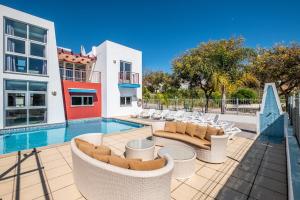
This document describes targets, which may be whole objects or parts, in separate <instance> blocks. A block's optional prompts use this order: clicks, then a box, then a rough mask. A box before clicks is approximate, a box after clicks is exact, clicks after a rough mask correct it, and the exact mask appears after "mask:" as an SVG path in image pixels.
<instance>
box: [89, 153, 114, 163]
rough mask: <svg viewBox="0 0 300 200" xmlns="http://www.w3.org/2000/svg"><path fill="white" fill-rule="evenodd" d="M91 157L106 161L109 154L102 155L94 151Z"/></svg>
mask: <svg viewBox="0 0 300 200" xmlns="http://www.w3.org/2000/svg"><path fill="white" fill-rule="evenodd" d="M93 158H95V159H96V160H99V161H102V162H105V163H108V161H109V158H110V155H103V154H99V153H95V152H94V154H93Z"/></svg>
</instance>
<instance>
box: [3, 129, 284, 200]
mask: <svg viewBox="0 0 300 200" xmlns="http://www.w3.org/2000/svg"><path fill="white" fill-rule="evenodd" d="M150 130H151V129H150V128H149V127H146V128H141V129H136V130H132V131H128V132H126V133H121V134H110V135H105V137H104V143H105V144H106V145H109V146H110V147H111V148H112V150H113V151H114V153H116V154H118V155H123V152H124V150H125V144H126V143H127V142H128V141H129V140H132V139H135V138H145V137H147V136H149V135H150V134H151V133H150ZM158 149H159V147H156V151H157V150H158ZM227 153H228V158H227V160H226V162H225V163H223V164H209V163H205V162H202V161H199V160H197V161H196V171H195V174H194V175H193V176H192V177H191V178H190V179H186V180H176V179H173V180H172V183H171V199H176V200H181V199H184V200H186V199H207V200H209V199H228V200H231V199H256V200H260V199H263V200H265V199H273V200H276V199H287V181H286V157H285V146H284V143H283V142H282V143H280V144H278V143H272V141H271V140H270V141H260V140H253V139H248V137H243V134H241V135H239V136H237V137H236V138H235V139H234V140H230V141H229V142H228V151H227ZM18 163H20V164H18ZM18 198H19V199H54V200H57V199H74V200H75V199H84V197H82V196H81V194H80V193H79V191H78V190H77V188H76V185H75V184H74V180H73V175H72V157H71V151H70V146H69V143H65V144H61V145H57V146H52V147H47V148H39V149H37V150H36V151H34V150H30V151H22V152H19V154H16V155H8V156H2V157H0V199H2V200H5V199H18Z"/></svg>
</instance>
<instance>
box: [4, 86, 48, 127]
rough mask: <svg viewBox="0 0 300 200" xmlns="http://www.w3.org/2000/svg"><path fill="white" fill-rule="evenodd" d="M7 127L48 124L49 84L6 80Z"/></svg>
mask: <svg viewBox="0 0 300 200" xmlns="http://www.w3.org/2000/svg"><path fill="white" fill-rule="evenodd" d="M4 86H5V92H4V93H5V94H4V96H5V126H6V127H10V126H24V125H32V124H43V123H47V83H45V82H31V81H19V80H5V82H4Z"/></svg>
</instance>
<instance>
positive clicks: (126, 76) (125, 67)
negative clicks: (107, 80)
mask: <svg viewBox="0 0 300 200" xmlns="http://www.w3.org/2000/svg"><path fill="white" fill-rule="evenodd" d="M120 79H121V82H122V83H131V63H129V62H125V61H120Z"/></svg>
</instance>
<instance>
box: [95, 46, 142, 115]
mask: <svg viewBox="0 0 300 200" xmlns="http://www.w3.org/2000/svg"><path fill="white" fill-rule="evenodd" d="M96 52H97V62H96V66H95V69H96V70H100V71H101V73H102V81H101V83H102V110H103V111H102V116H103V117H114V116H125V115H130V114H133V113H134V112H135V111H136V110H137V109H138V107H137V99H141V98H142V52H141V51H138V50H135V49H132V48H129V47H126V46H123V45H120V44H117V43H114V42H111V41H105V42H103V43H102V44H100V45H99V46H98V47H97V48H96ZM102 59H105V61H103V60H102ZM120 61H126V62H131V63H132V72H135V73H139V83H140V85H141V86H140V87H139V88H119V87H118V81H119V80H118V74H119V71H120ZM121 95H125V96H136V97H137V99H136V100H134V101H132V106H128V107H127V106H126V107H121V106H120V96H121Z"/></svg>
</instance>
